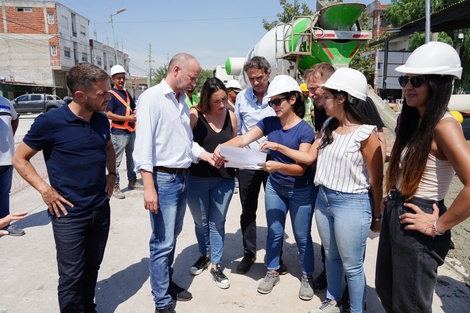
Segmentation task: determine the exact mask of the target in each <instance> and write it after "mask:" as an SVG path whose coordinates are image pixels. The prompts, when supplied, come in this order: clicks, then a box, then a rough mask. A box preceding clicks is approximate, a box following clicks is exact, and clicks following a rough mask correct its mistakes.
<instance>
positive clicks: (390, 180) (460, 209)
mask: <svg viewBox="0 0 470 313" xmlns="http://www.w3.org/2000/svg"><path fill="white" fill-rule="evenodd" d="M396 71H397V72H401V73H403V74H404V75H403V76H401V77H400V78H399V82H400V85H401V86H402V87H403V95H404V101H403V108H402V113H401V119H400V125H399V127H398V130H397V135H396V140H395V144H394V146H393V149H392V152H391V155H390V162H389V167H388V170H387V176H386V192H388V193H389V194H388V196H387V197H385V198H384V201H383V205H384V208H385V210H384V214H383V215H384V216H383V221H382V232H381V234H380V241H379V249H378V255H377V266H376V280H375V285H376V290H377V294H378V295H379V297H380V299H381V301H382V305H383V306H384V308H385V310H386V311H387V312H431V311H432V298H433V292H434V287H435V284H436V281H437V268H438V267H439V266H440V265H442V264H443V262H444V258H445V257H446V255H447V252H448V250H449V246H450V229H451V228H452V227H453V226H455V225H457V224H459V223H460V222H462V221H464V220H465V219H466V218H468V217H469V216H470V163H469V160H470V147H469V145H468V144H467V142H466V141H465V138H464V136H463V133H462V127H461V125H460V124H459V122H458V121H457V120H456V119H455V118H454V117H453V116H452V115H451V114H450V113H449V112H448V109H447V105H448V103H449V99H450V96H451V94H452V90H453V80H454V79H455V78H459V79H460V76H461V74H462V67H461V65H460V58H459V56H458V54H457V52H456V51H455V49H454V48H452V47H451V46H450V45H448V44H445V43H442V42H429V43H427V44H424V45H422V46H420V47H419V48H417V49H416V50H415V51H413V53H412V54H411V55H410V56H409V58H408V60H407V61H406V63H405V64H404V65H402V66H399V67H397V68H396ZM455 172H456V173H457V176H458V177H459V178H460V180H461V181H462V183H463V185H464V187H463V189H462V190H461V191H460V193H459V194H458V195H457V197H456V198H455V200H454V202H453V203H452V204H451V205H450V207H449V208H448V209H446V206H445V205H444V198H445V196H446V194H447V191H448V189H449V186H450V184H451V182H452V180H453V178H454V174H455Z"/></svg>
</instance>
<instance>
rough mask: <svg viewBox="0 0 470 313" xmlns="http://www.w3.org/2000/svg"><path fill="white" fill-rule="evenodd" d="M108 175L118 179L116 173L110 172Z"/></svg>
mask: <svg viewBox="0 0 470 313" xmlns="http://www.w3.org/2000/svg"><path fill="white" fill-rule="evenodd" d="M108 175H114V176H116V177H117V175H116V173H114V172H108Z"/></svg>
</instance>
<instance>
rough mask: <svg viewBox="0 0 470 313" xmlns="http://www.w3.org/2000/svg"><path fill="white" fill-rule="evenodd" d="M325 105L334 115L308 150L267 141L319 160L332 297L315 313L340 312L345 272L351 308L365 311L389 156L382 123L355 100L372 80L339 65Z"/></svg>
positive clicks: (320, 223)
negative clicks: (368, 257)
mask: <svg viewBox="0 0 470 313" xmlns="http://www.w3.org/2000/svg"><path fill="white" fill-rule="evenodd" d="M322 86H323V89H324V93H323V98H322V100H321V101H322V102H321V104H322V106H323V107H324V108H325V110H326V114H327V115H328V116H329V118H328V119H327V120H326V121H325V123H324V124H323V127H322V129H321V132H320V135H321V137H319V138H317V139H316V140H315V142H314V144H313V145H312V147H311V148H310V150H309V151H308V152H301V151H295V150H292V149H289V148H288V147H284V146H279V147H277V145H276V144H274V143H272V142H265V143H263V145H262V148H265V149H278V151H280V152H282V153H284V154H286V155H287V156H289V157H291V158H293V159H294V160H296V161H298V162H301V163H307V164H311V163H313V162H315V161H317V164H316V167H317V170H316V173H315V179H314V182H315V185H317V186H319V190H318V195H317V198H316V203H315V212H316V213H315V219H316V223H317V227H318V232H319V234H320V238H321V242H322V244H323V246H324V247H325V257H326V258H325V266H326V276H327V281H328V288H327V294H326V300H324V301H323V302H322V305H321V307H320V308H318V309H312V310H311V311H310V312H338V313H339V312H340V311H341V295H342V278H343V271H344V272H345V274H346V279H347V282H348V286H349V298H350V309H351V312H363V311H364V296H365V286H366V283H365V275H364V266H363V256H364V252H365V247H366V239H367V236H368V234H369V229H371V230H372V231H374V232H378V231H379V230H380V201H381V199H382V179H383V161H382V152H381V148H380V142H379V138H378V134H377V128H376V126H374V125H371V124H372V123H371V122H370V121H369V120H368V118H367V117H365V116H364V115H362V114H361V113H359V112H358V111H357V110H356V108H355V104H356V103H357V102H358V99H360V100H365V99H366V93H367V80H366V78H365V76H364V75H363V74H362V73H360V72H359V71H357V70H354V69H350V68H341V69H338V70H336V71H335V72H334V73H333V74H332V75H331V77H330V78H329V79H328V80H327V81H326V82H325V83H324V84H323V85H322Z"/></svg>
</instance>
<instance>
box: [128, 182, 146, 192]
mask: <svg viewBox="0 0 470 313" xmlns="http://www.w3.org/2000/svg"><path fill="white" fill-rule="evenodd" d="M127 188H128V189H129V190H134V189H138V190H143V189H144V186H142V185H141V184H139V182H138V181H137V179H131V180H130V181H129V185H127Z"/></svg>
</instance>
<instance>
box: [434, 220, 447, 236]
mask: <svg viewBox="0 0 470 313" xmlns="http://www.w3.org/2000/svg"><path fill="white" fill-rule="evenodd" d="M432 232H433V233H434V236H433V237H435V236H436V235H437V236H442V235H444V233H445V232H444V233H440V232H439V231H438V230H437V220H435V221H434V223H433V224H432Z"/></svg>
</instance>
